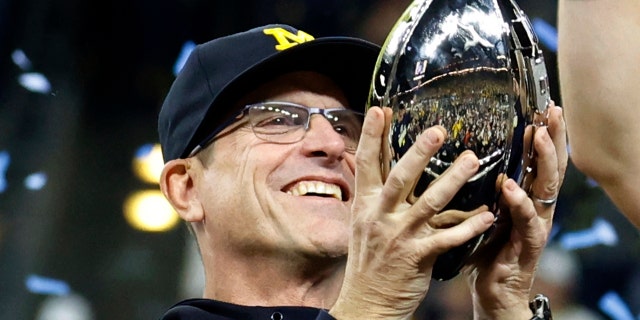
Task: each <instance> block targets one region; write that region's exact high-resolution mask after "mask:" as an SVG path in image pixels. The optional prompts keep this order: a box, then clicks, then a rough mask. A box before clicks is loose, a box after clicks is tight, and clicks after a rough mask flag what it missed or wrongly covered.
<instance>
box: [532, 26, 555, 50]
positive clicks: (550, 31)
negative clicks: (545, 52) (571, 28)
mask: <svg viewBox="0 0 640 320" xmlns="http://www.w3.org/2000/svg"><path fill="white" fill-rule="evenodd" d="M531 23H532V24H533V30H535V31H536V34H537V35H538V38H539V39H540V42H541V43H542V44H543V45H545V46H546V47H547V48H549V50H551V51H553V52H557V51H558V30H556V27H554V26H552V25H551V24H549V23H548V22H546V21H545V20H544V19H541V18H533V20H532V21H531Z"/></svg>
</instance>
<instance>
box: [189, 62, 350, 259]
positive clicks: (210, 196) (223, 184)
mask: <svg viewBox="0 0 640 320" xmlns="http://www.w3.org/2000/svg"><path fill="white" fill-rule="evenodd" d="M265 101H280V102H292V103H296V104H300V105H304V106H307V107H318V108H336V107H342V106H345V105H346V99H345V97H344V95H343V93H342V91H341V90H340V89H338V88H337V87H336V85H335V84H334V83H333V82H332V81H331V80H330V79H328V78H326V77H324V76H322V75H319V74H316V73H311V72H297V73H291V74H287V75H285V76H282V77H279V78H277V79H275V80H273V81H271V82H268V83H266V84H265V85H263V86H261V87H259V88H258V89H257V90H255V91H253V92H251V93H250V94H248V95H247V96H246V97H245V98H244V99H242V100H241V105H245V104H250V103H257V102H265ZM241 121H242V120H241ZM233 127H234V124H232V125H231V128H233ZM202 152H205V153H208V154H207V156H206V158H207V160H206V161H207V163H205V164H204V171H203V175H202V178H201V179H198V180H197V181H196V183H197V188H196V190H197V192H198V198H199V199H200V202H201V203H202V205H203V208H204V211H205V223H204V224H203V228H204V232H205V233H206V235H207V240H204V241H207V242H208V243H209V245H211V246H213V247H216V248H219V250H229V251H230V252H235V253H241V254H242V252H244V254H252V255H254V254H265V255H279V254H282V255H287V256H289V255H291V254H294V255H304V256H324V257H327V256H330V257H336V256H341V255H345V254H346V252H347V246H348V240H349V239H348V238H349V232H348V220H349V212H350V210H349V209H350V206H351V202H352V199H353V195H354V170H355V163H354V158H355V155H354V154H353V153H348V152H346V150H345V143H344V140H343V139H342V137H341V136H340V134H338V133H337V132H336V131H335V130H334V129H333V127H332V126H331V124H330V123H329V122H328V121H327V120H326V119H325V118H324V117H323V116H322V115H317V114H316V115H312V116H311V122H310V126H309V130H308V131H307V132H306V133H305V136H304V138H302V140H300V141H299V142H295V143H291V144H277V143H273V142H267V141H264V140H261V139H259V138H257V137H256V136H255V135H254V133H253V132H252V130H251V128H250V126H249V125H248V124H244V125H240V126H239V127H238V128H237V129H235V130H232V131H230V133H229V134H227V135H224V136H223V137H221V138H219V139H217V140H216V141H215V142H214V143H213V144H212V145H211V146H209V147H208V148H207V149H205V150H203V151H202ZM336 193H341V195H337V197H338V198H340V199H337V198H336ZM200 241H203V239H200Z"/></svg>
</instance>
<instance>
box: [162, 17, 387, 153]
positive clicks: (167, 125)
mask: <svg viewBox="0 0 640 320" xmlns="http://www.w3.org/2000/svg"><path fill="white" fill-rule="evenodd" d="M379 52H380V47H379V46H377V45H375V44H373V43H370V42H368V41H365V40H362V39H357V38H350V37H323V38H318V39H314V37H313V36H311V35H309V34H307V33H306V32H304V31H300V30H298V29H295V28H293V27H291V26H288V25H281V24H272V25H266V26H262V27H258V28H254V29H251V30H248V31H245V32H241V33H236V34H233V35H230V36H226V37H222V38H218V39H214V40H211V41H209V42H206V43H203V44H200V45H198V46H196V47H195V49H194V50H193V51H192V52H191V54H190V55H189V57H188V59H187V61H186V63H185V65H184V66H183V68H182V70H181V71H180V73H179V74H178V76H177V77H176V79H175V81H174V82H173V84H172V86H171V88H170V89H169V93H168V94H167V96H166V98H165V100H164V103H163V105H162V109H161V110H160V114H159V117H158V133H159V135H160V145H161V146H162V156H163V158H164V161H165V162H168V161H170V160H173V159H178V158H186V157H187V156H188V155H189V153H190V152H191V151H192V150H193V149H194V148H195V147H196V146H201V145H202V144H205V143H206V142H208V141H205V140H206V139H207V137H208V136H209V133H210V132H211V130H213V129H215V128H216V127H218V126H219V125H221V124H222V123H224V122H225V121H228V120H229V118H230V117H232V116H234V115H235V113H236V112H238V111H239V110H238V108H237V106H236V103H237V101H238V100H239V99H241V98H242V97H243V96H244V95H246V94H247V93H249V92H250V91H251V90H253V89H255V88H256V87H257V86H259V85H261V84H263V83H265V82H267V81H269V80H271V79H273V78H275V77H277V76H280V75H282V74H284V73H288V72H292V71H316V72H319V73H321V74H324V75H326V76H328V77H330V78H331V79H333V80H334V81H335V82H336V83H337V84H338V86H339V87H340V88H342V90H343V91H344V92H345V95H346V96H347V99H348V101H349V106H350V107H351V108H353V109H354V110H358V111H361V112H363V111H364V108H365V102H366V100H367V96H368V93H369V87H370V84H371V79H372V76H373V69H374V66H375V63H376V60H377V58H378V53H379Z"/></svg>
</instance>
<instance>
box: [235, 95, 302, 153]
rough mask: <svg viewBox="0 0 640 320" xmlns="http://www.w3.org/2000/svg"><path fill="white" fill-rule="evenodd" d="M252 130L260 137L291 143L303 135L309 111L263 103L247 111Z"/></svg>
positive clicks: (292, 106) (291, 106)
mask: <svg viewBox="0 0 640 320" xmlns="http://www.w3.org/2000/svg"><path fill="white" fill-rule="evenodd" d="M248 116H249V121H250V122H251V127H252V129H253V132H254V133H255V134H256V135H257V136H258V137H259V138H261V139H264V140H268V141H274V142H281V143H291V142H295V141H297V140H299V139H301V138H302V136H304V129H305V124H306V123H307V119H309V112H308V110H307V109H305V108H303V107H298V106H294V105H286V104H274V103H265V104H261V105H255V106H251V107H250V108H249V111H248Z"/></svg>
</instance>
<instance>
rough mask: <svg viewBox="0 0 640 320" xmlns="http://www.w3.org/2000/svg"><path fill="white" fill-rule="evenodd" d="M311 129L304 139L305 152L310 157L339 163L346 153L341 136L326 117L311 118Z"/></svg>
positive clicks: (315, 116)
mask: <svg viewBox="0 0 640 320" xmlns="http://www.w3.org/2000/svg"><path fill="white" fill-rule="evenodd" d="M309 121H310V122H309V129H308V130H307V132H306V134H305V136H304V138H303V139H302V149H303V152H304V153H305V154H306V155H307V156H310V157H325V158H327V159H328V160H330V161H336V160H337V161H339V160H341V159H342V158H343V156H344V153H345V151H346V145H345V141H344V139H343V137H342V135H341V134H339V133H338V132H336V131H335V130H334V129H333V126H332V125H331V123H330V122H329V120H327V119H326V118H325V117H323V116H322V115H319V114H315V115H312V116H311V119H310V120H309Z"/></svg>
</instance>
